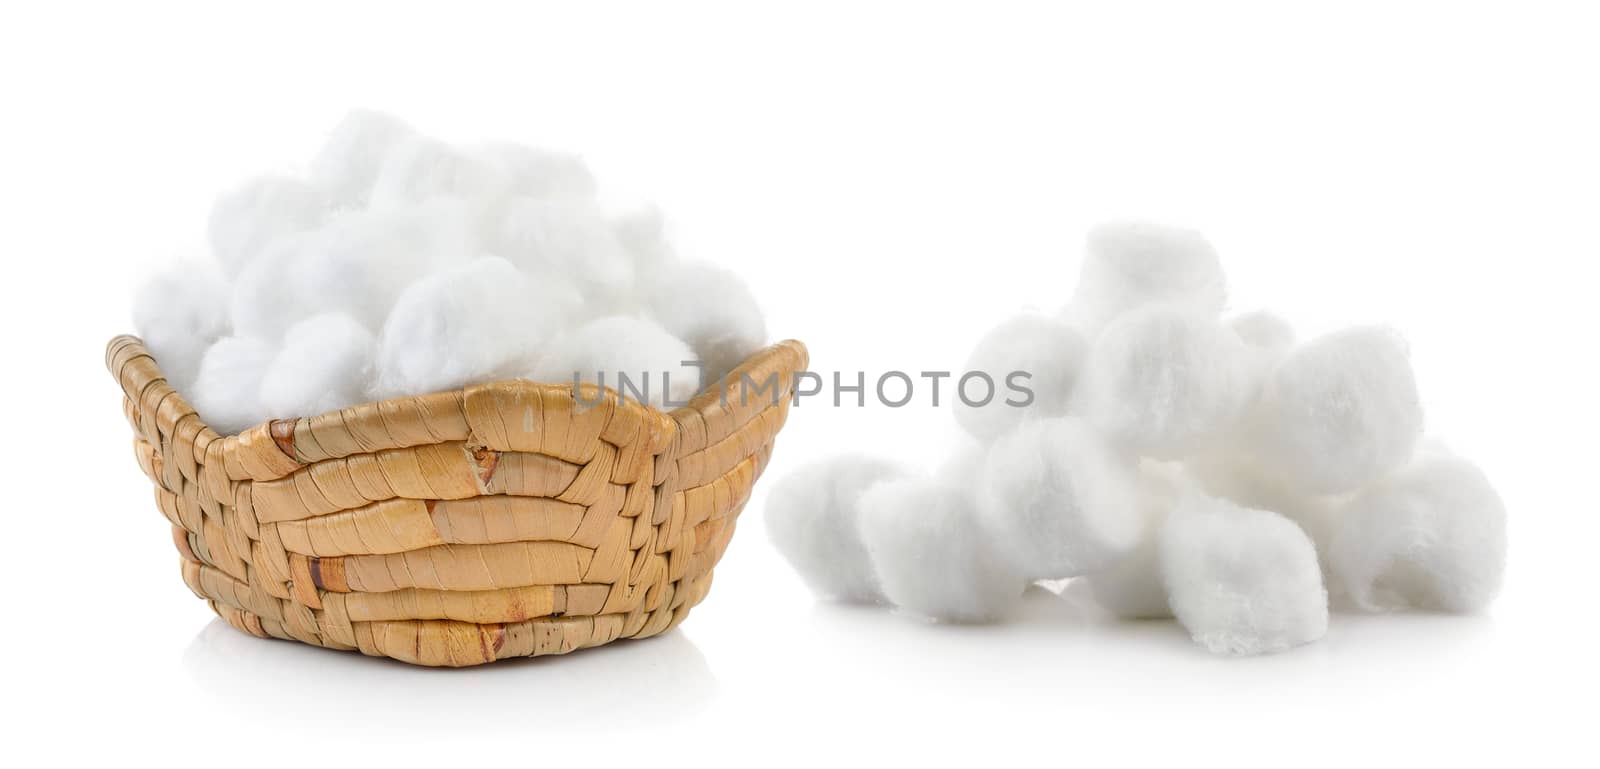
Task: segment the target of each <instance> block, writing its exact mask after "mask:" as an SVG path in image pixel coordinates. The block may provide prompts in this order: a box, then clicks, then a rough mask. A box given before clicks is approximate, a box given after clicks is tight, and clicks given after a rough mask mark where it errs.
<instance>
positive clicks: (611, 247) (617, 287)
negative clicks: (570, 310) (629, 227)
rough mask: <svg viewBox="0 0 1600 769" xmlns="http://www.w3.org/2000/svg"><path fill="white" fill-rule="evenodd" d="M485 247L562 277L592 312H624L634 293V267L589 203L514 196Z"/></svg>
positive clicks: (532, 269)
mask: <svg viewBox="0 0 1600 769" xmlns="http://www.w3.org/2000/svg"><path fill="white" fill-rule="evenodd" d="M489 247H490V249H492V250H493V252H494V253H495V254H496V255H499V256H504V257H505V258H507V259H509V260H511V262H512V263H513V264H515V265H517V266H518V267H519V268H521V269H522V270H523V271H524V272H527V273H529V274H532V275H548V274H555V275H561V276H563V277H565V278H566V279H567V280H569V281H571V282H572V283H573V285H575V286H577V288H578V290H579V291H581V292H583V295H584V299H585V302H586V304H589V305H591V306H593V307H594V308H596V311H597V312H596V314H600V315H604V314H609V313H614V312H618V311H621V310H623V309H624V307H623V300H624V299H625V298H626V297H627V295H628V294H629V292H631V291H632V289H633V280H634V276H633V265H632V264H631V263H630V261H629V258H628V255H627V253H626V251H625V250H624V248H623V245H622V243H621V241H619V240H618V238H617V233H616V232H615V231H614V229H613V228H612V223H611V221H610V219H608V218H607V217H606V216H605V215H604V213H603V212H602V211H601V210H600V208H599V206H598V205H597V204H595V203H593V202H591V201H572V200H542V199H538V198H514V199H512V200H510V201H508V202H507V203H506V205H505V207H504V209H503V210H502V211H501V213H500V216H499V219H498V221H497V222H496V224H495V225H493V226H492V227H491V232H490V235H489Z"/></svg>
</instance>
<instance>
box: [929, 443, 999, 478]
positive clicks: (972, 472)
mask: <svg viewBox="0 0 1600 769" xmlns="http://www.w3.org/2000/svg"><path fill="white" fill-rule="evenodd" d="M988 458H989V446H988V444H986V443H980V442H978V441H976V440H974V439H972V438H970V437H967V436H962V437H961V438H960V439H958V441H957V442H956V445H954V446H952V447H951V448H950V450H949V452H948V453H947V454H946V456H945V458H944V460H943V461H941V462H940V463H939V465H938V467H937V469H936V470H935V471H934V477H935V478H938V479H939V480H940V481H942V482H944V483H945V484H946V485H949V486H959V487H960V488H963V489H976V488H978V479H979V478H981V477H982V476H983V464H984V462H985V461H987V460H988Z"/></svg>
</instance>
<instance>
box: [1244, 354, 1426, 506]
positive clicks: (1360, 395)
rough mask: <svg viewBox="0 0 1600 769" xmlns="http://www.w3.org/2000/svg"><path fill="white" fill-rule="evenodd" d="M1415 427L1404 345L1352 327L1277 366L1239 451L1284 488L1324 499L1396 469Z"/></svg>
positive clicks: (1412, 382) (1417, 400)
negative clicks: (1245, 454) (1282, 482)
mask: <svg viewBox="0 0 1600 769" xmlns="http://www.w3.org/2000/svg"><path fill="white" fill-rule="evenodd" d="M1422 426H1423V417H1422V400H1421V396H1420V395H1419V394H1418V392H1417V383H1416V378H1415V376H1414V375H1413V374H1412V371H1411V360H1410V356H1409V353H1408V351H1407V348H1406V345H1405V342H1404V341H1402V339H1401V338H1400V336H1399V335H1398V334H1397V333H1395V332H1394V331H1392V330H1390V329H1387V328H1382V327H1375V326H1374V327H1358V328H1352V329H1347V330H1344V331H1339V332H1335V333H1333V334H1329V335H1326V336H1323V337H1319V338H1317V339H1314V340H1311V341H1310V342H1307V343H1305V344H1303V345H1301V346H1299V347H1297V348H1295V349H1294V350H1293V351H1292V352H1290V353H1289V355H1288V356H1287V357H1285V358H1284V359H1283V361H1282V362H1281V363H1279V364H1278V365H1277V367H1276V368H1275V369H1274V370H1273V371H1272V374H1271V375H1270V376H1269V377H1268V378H1267V380H1266V383H1265V385H1264V388H1263V390H1262V393H1261V397H1260V399H1259V401H1258V402H1257V404H1256V407H1255V408H1254V409H1253V410H1252V413H1251V415H1250V418H1249V420H1248V430H1247V435H1246V443H1245V447H1246V449H1247V450H1248V451H1249V452H1251V453H1252V459H1253V461H1255V462H1256V463H1257V464H1259V465H1260V466H1261V467H1263V468H1265V469H1266V470H1267V471H1268V472H1270V473H1272V474H1275V475H1278V476H1280V477H1282V478H1283V480H1284V481H1285V482H1286V483H1287V484H1289V485H1290V486H1291V487H1292V488H1296V489H1298V490H1300V491H1304V492H1308V493H1316V494H1332V493H1339V492H1345V491H1351V490H1354V489H1356V488H1358V487H1360V486H1362V485H1363V484H1366V483H1368V482H1370V481H1372V480H1374V479H1376V478H1378V477H1379V476H1381V475H1382V474H1384V473H1385V472H1388V471H1391V470H1394V469H1397V468H1399V467H1400V466H1401V465H1403V464H1404V463H1405V462H1406V460H1408V459H1410V457H1411V455H1412V452H1413V450H1414V449H1415V448H1416V445H1417V441H1418V440H1419V439H1420V438H1421V436H1422Z"/></svg>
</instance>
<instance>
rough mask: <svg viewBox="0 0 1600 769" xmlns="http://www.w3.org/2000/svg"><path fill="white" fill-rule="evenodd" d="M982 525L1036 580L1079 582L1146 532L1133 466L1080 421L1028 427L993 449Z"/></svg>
mask: <svg viewBox="0 0 1600 769" xmlns="http://www.w3.org/2000/svg"><path fill="white" fill-rule="evenodd" d="M977 496H978V513H979V523H980V525H981V526H982V527H983V530H984V532H985V533H986V534H987V536H988V537H989V541H990V542H991V543H993V544H994V547H995V550H996V552H998V553H999V554H1000V555H1001V556H1003V557H1005V558H1007V559H1008V560H1010V562H1011V563H1012V565H1013V566H1015V567H1016V568H1017V569H1018V570H1020V571H1021V572H1022V573H1023V574H1024V575H1025V576H1027V577H1028V578H1030V579H1059V578H1062V577H1076V576H1079V575H1082V574H1087V573H1089V572H1092V571H1096V570H1099V569H1102V568H1105V567H1106V566H1108V565H1110V564H1112V563H1114V562H1116V561H1117V560H1118V559H1119V558H1121V557H1122V556H1124V555H1126V554H1127V553H1128V552H1129V551H1130V550H1132V549H1133V548H1134V546H1135V545H1137V544H1138V542H1139V538H1140V534H1141V533H1142V531H1143V528H1144V518H1143V515H1142V511H1141V510H1140V508H1139V497H1138V494H1137V491H1136V487H1135V484H1134V481H1133V478H1132V474H1131V473H1130V472H1129V469H1128V468H1127V467H1126V466H1125V465H1124V464H1123V460H1122V458H1121V457H1119V456H1117V455H1116V453H1115V452H1114V451H1112V449H1111V447H1110V446H1108V445H1107V444H1106V442H1105V441H1104V439H1102V438H1101V437H1100V436H1099V435H1098V434H1096V433H1094V432H1093V431H1092V430H1090V429H1089V428H1088V426H1087V425H1085V424H1084V423H1083V422H1082V421H1081V420H1078V419H1075V418H1072V417H1059V418H1054V419H1046V420H1041V421H1036V422H1028V423H1024V424H1023V425H1021V426H1020V427H1018V428H1017V429H1016V430H1013V431H1012V432H1010V433H1007V434H1006V435H1004V436H1002V437H1001V438H1000V439H999V440H997V441H995V443H994V445H993V446H992V447H991V448H990V449H989V456H988V460H987V461H986V462H985V464H984V469H983V473H982V475H981V476H980V478H979V481H978V487H977Z"/></svg>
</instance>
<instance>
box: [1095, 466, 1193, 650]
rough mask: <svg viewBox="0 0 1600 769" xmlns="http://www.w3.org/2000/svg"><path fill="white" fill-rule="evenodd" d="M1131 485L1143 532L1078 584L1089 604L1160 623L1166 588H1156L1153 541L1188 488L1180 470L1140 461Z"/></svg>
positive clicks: (1155, 545) (1156, 541) (1158, 580)
mask: <svg viewBox="0 0 1600 769" xmlns="http://www.w3.org/2000/svg"><path fill="white" fill-rule="evenodd" d="M1133 477H1134V481H1135V483H1136V484H1137V492H1138V495H1139V513H1140V515H1141V516H1142V517H1143V520H1144V530H1143V532H1142V533H1141V535H1140V537H1139V542H1138V544H1136V545H1135V546H1134V547H1133V549H1132V550H1131V551H1129V552H1128V553H1127V554H1126V555H1124V556H1123V557H1122V558H1121V559H1119V560H1117V561H1116V562H1115V563H1113V564H1111V566H1109V567H1108V568H1105V569H1102V570H1100V571H1096V572H1093V573H1091V574H1088V575H1086V576H1084V577H1083V578H1082V579H1083V580H1084V581H1085V582H1086V583H1087V584H1088V586H1089V591H1090V593H1091V594H1092V595H1094V598H1095V602H1096V603H1099V604H1100V605H1101V606H1103V607H1105V608H1106V609H1107V610H1109V611H1110V612H1111V613H1112V614H1115V615H1117V616H1118V617H1121V618H1123V619H1166V618H1168V617H1171V616H1172V609H1171V607H1170V606H1168V604H1167V589H1166V586H1165V585H1163V584H1161V561H1160V557H1159V551H1160V547H1159V543H1160V538H1159V536H1158V534H1159V532H1160V531H1161V526H1162V524H1163V523H1165V522H1166V520H1167V516H1168V515H1171V513H1172V510H1173V508H1175V507H1177V505H1178V501H1179V500H1180V499H1181V498H1182V497H1183V496H1184V495H1185V494H1187V493H1190V491H1191V490H1192V488H1193V482H1192V481H1190V480H1189V478H1188V477H1187V475H1186V474H1185V472H1184V470H1183V468H1182V466H1180V465H1176V464H1172V463H1165V462H1153V461H1151V460H1144V461H1142V462H1140V463H1139V467H1138V470H1137V472H1136V473H1134V476H1133Z"/></svg>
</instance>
